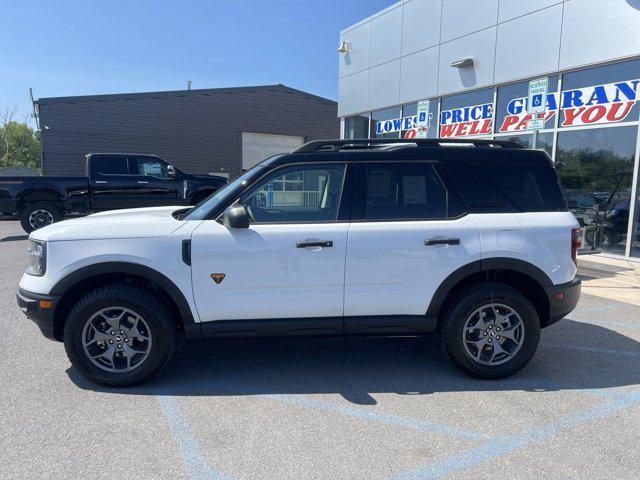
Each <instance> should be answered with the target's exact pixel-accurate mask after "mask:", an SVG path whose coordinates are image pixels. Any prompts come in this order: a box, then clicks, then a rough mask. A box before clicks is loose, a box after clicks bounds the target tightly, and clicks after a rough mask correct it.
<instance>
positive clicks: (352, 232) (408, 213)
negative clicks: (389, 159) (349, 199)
mask: <svg viewBox="0 0 640 480" xmlns="http://www.w3.org/2000/svg"><path fill="white" fill-rule="evenodd" d="M445 178H446V177H445V176H444V175H443V173H442V171H441V167H440V166H439V165H437V164H435V163H430V162H394V163H373V162H372V163H362V164H360V165H359V166H358V175H357V181H356V191H355V194H354V208H353V223H352V224H351V227H350V229H349V241H348V245H347V261H346V275H345V309H344V311H345V317H346V318H345V328H346V330H347V331H352V330H357V329H358V328H363V325H364V324H363V319H362V318H360V319H358V318H355V317H384V316H394V317H400V316H407V318H405V319H403V318H396V319H395V320H394V322H395V323H390V324H389V325H386V324H384V322H385V321H387V320H385V319H382V320H381V321H382V324H379V326H389V327H393V326H395V327H398V326H401V327H403V328H404V325H403V324H402V321H403V320H404V321H407V325H412V324H415V322H419V321H420V319H419V318H418V319H409V318H408V317H410V316H424V315H425V314H426V312H427V308H428V306H429V303H430V301H431V298H432V296H433V294H434V292H435V291H436V289H437V288H438V286H439V285H440V284H441V283H442V281H443V280H444V279H445V278H446V277H447V276H448V275H449V274H450V273H452V272H453V271H454V270H456V269H458V268H460V267H462V266H464V265H465V264H468V263H471V262H472V261H474V260H478V259H480V241H479V234H478V228H477V225H476V223H475V221H474V219H473V218H471V217H470V216H468V215H467V216H465V215H464V208H463V206H462V204H461V203H460V200H459V199H458V197H457V195H456V193H455V191H454V190H453V189H452V188H450V187H449V186H448V184H447V182H446V180H445ZM369 322H370V325H376V322H375V321H374V320H369ZM364 326H366V325H364Z"/></svg>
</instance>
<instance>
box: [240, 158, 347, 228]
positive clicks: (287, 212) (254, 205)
mask: <svg viewBox="0 0 640 480" xmlns="http://www.w3.org/2000/svg"><path fill="white" fill-rule="evenodd" d="M344 170H345V166H344V165H324V166H323V165H306V166H295V167H287V168H284V169H281V170H278V171H276V172H274V173H273V174H272V175H270V176H268V177H267V178H266V179H264V180H262V181H260V182H259V183H258V184H257V185H256V186H254V187H252V188H251V189H250V190H249V191H248V192H247V193H245V194H244V195H242V197H241V198H240V203H241V204H242V205H245V206H246V207H247V212H248V213H249V217H250V218H251V220H252V221H254V222H257V223H285V222H286V223H291V222H330V221H335V220H336V219H337V218H338V209H339V207H340V196H341V194H342V181H343V178H344Z"/></svg>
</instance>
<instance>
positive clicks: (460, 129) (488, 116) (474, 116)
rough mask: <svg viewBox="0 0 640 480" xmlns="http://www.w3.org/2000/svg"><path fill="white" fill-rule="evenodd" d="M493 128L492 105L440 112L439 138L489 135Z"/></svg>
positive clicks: (486, 104)
mask: <svg viewBox="0 0 640 480" xmlns="http://www.w3.org/2000/svg"><path fill="white" fill-rule="evenodd" d="M492 128H493V103H484V104H482V105H472V106H468V107H461V108H454V109H451V110H443V111H442V112H440V137H441V138H450V137H470V136H475V135H489V134H491V133H492Z"/></svg>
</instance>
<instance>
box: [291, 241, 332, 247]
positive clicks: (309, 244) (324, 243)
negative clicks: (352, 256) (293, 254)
mask: <svg viewBox="0 0 640 480" xmlns="http://www.w3.org/2000/svg"><path fill="white" fill-rule="evenodd" d="M306 247H333V240H320V241H316V242H296V248H306Z"/></svg>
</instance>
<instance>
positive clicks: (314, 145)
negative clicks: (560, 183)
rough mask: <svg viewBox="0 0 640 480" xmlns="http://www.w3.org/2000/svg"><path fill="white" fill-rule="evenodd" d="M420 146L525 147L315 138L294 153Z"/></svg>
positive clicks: (500, 143)
mask: <svg viewBox="0 0 640 480" xmlns="http://www.w3.org/2000/svg"><path fill="white" fill-rule="evenodd" d="M403 143H406V144H407V145H415V146H418V147H443V146H447V145H451V144H459V145H473V146H474V147H485V148H487V147H500V148H523V147H522V145H520V144H519V143H516V142H512V141H509V140H479V139H468V140H467V139H462V138H410V139H407V138H354V139H350V140H314V141H312V142H307V143H305V144H304V145H302V146H301V147H300V148H298V149H297V150H294V152H293V153H310V152H338V151H340V150H370V149H374V148H380V147H381V146H384V145H394V144H403Z"/></svg>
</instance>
